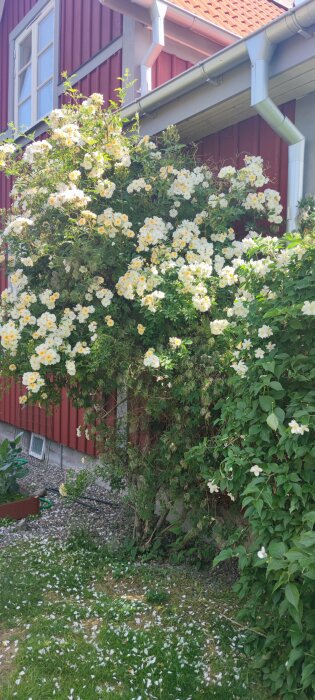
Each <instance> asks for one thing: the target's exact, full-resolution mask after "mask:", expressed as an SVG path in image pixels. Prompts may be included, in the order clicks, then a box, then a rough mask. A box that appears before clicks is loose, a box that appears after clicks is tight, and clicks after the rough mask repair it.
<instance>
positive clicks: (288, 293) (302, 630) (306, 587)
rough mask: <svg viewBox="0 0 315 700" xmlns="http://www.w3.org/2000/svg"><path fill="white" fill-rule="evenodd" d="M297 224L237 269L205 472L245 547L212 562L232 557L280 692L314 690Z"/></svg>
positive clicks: (305, 314)
mask: <svg viewBox="0 0 315 700" xmlns="http://www.w3.org/2000/svg"><path fill="white" fill-rule="evenodd" d="M304 228H305V229H306V232H305V234H304V238H301V237H300V236H298V235H290V236H289V235H287V236H286V237H285V238H284V239H283V240H282V241H281V243H279V244H278V243H276V244H275V243H274V242H270V244H269V243H268V242H266V241H262V242H260V243H258V245H257V251H256V252H257V253H258V252H259V251H264V254H265V255H266V252H267V251H268V255H269V257H270V264H269V266H268V267H269V269H268V270H265V272H264V273H263V275H261V269H260V260H259V258H258V262H257V263H255V264H254V266H253V267H251V263H250V264H249V265H247V266H245V267H244V282H243V285H244V288H245V289H246V290H247V292H248V293H249V294H248V301H247V303H246V308H247V315H246V318H245V319H244V322H243V323H242V324H239V325H238V327H237V328H235V329H234V341H235V346H234V347H235V350H234V351H233V355H234V361H233V362H232V369H233V371H234V370H235V374H234V377H232V378H230V379H229V381H228V384H227V387H228V388H227V392H228V393H227V400H226V399H225V400H224V402H223V401H222V402H221V404H220V411H221V416H220V421H219V425H220V432H219V436H218V437H217V440H216V447H215V449H216V450H217V451H218V454H219V455H220V459H221V463H220V471H218V472H217V473H216V475H213V474H212V479H213V482H214V484H216V483H218V484H219V485H220V487H221V488H222V489H227V488H228V489H229V490H231V491H232V493H233V494H234V495H235V497H237V498H240V500H241V504H242V507H243V512H244V518H245V519H246V520H247V522H248V525H249V541H248V543H247V545H246V546H244V545H242V546H240V547H235V549H233V548H230V549H229V550H225V551H224V552H222V553H221V555H220V556H219V557H218V559H217V561H218V560H220V559H223V558H225V557H226V556H231V555H233V554H234V555H237V556H238V558H239V566H240V572H241V576H240V580H239V582H238V584H237V590H238V592H239V594H240V596H241V598H242V599H243V601H244V609H245V611H246V614H247V615H248V616H250V617H251V618H252V620H253V624H254V625H256V627H257V628H258V630H259V631H260V632H261V633H263V635H264V636H261V635H258V634H257V635H256V636H255V637H254V639H253V644H254V645H255V647H256V650H257V658H258V660H259V664H260V665H261V666H262V668H263V669H264V672H265V675H266V676H267V678H268V679H269V681H271V685H272V689H273V690H274V691H281V695H282V696H283V697H285V698H287V699H288V700H289V699H290V700H291V698H296V697H299V698H301V699H302V698H306V697H307V698H313V697H314V691H315V609H314V601H315V532H314V529H313V526H314V523H315V500H314V495H315V447H314V427H315V391H314V379H315V347H314V331H315V328H314V315H315V301H314V298H315V247H314V236H313V233H312V232H309V231H307V227H304ZM284 244H286V245H287V249H286V250H284V251H282V252H280V251H279V252H278V251H277V248H278V247H280V246H281V248H282V246H283V245H284ZM253 252H254V251H253V250H252V252H251V254H253ZM291 254H292V259H291V262H289V263H288V257H289V256H290V255H291ZM217 456H218V455H217ZM258 611H259V615H258V614H257V613H258Z"/></svg>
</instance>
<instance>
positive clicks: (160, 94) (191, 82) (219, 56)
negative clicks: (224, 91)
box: [122, 0, 315, 119]
mask: <svg viewBox="0 0 315 700" xmlns="http://www.w3.org/2000/svg"><path fill="white" fill-rule="evenodd" d="M313 24H315V0H305V2H302V3H301V4H299V5H297V6H296V7H294V8H292V9H291V10H288V11H287V12H285V13H284V14H282V15H280V16H279V17H277V18H276V19H274V20H273V21H272V22H269V24H266V25H265V26H264V27H262V28H260V29H257V30H256V31H255V32H253V33H252V34H250V35H249V36H247V37H243V38H242V39H240V40H239V41H237V42H235V43H234V44H232V45H230V46H226V47H225V48H224V49H222V50H221V51H218V52H217V53H215V54H213V56H210V58H206V59H204V60H203V61H201V62H200V63H197V64H196V65H195V66H192V68H189V69H188V70H187V71H185V72H184V73H181V74H180V75H178V76H176V77H175V78H172V79H171V80H169V81H168V82H167V83H164V84H163V85H161V86H159V87H158V88H155V89H154V90H152V92H150V93H148V94H147V95H144V96H143V97H141V98H140V99H137V100H134V101H133V102H131V103H130V104H127V105H126V106H125V107H123V108H122V116H123V117H124V118H126V119H132V118H133V117H134V116H135V115H136V114H137V113H138V114H139V115H140V117H141V116H144V115H145V114H146V115H147V114H150V113H152V112H154V111H156V110H157V109H158V108H160V107H162V106H164V105H166V104H168V103H170V102H172V101H174V100H176V99H177V98H178V97H181V96H183V95H184V94H185V93H188V92H190V91H191V90H193V89H194V88H196V87H198V86H200V85H202V84H203V83H205V82H209V81H211V80H212V79H213V78H217V77H219V76H221V75H222V74H223V73H226V72H227V71H229V70H231V69H232V68H236V67H238V66H239V65H241V64H242V63H245V62H246V61H249V60H250V59H249V56H248V51H247V41H248V39H249V38H250V37H253V36H256V35H259V34H265V35H266V36H267V38H268V40H269V41H270V42H271V43H274V44H276V45H277V44H279V43H281V42H282V41H285V40H286V39H289V38H290V37H292V36H294V35H295V34H297V33H300V34H303V32H304V31H306V30H307V29H308V27H310V26H312V25H313Z"/></svg>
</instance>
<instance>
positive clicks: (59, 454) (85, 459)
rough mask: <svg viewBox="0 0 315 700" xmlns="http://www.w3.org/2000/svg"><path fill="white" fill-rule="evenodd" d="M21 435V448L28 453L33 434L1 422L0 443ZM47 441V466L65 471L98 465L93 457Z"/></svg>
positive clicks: (45, 459) (44, 458) (44, 459)
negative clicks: (51, 465) (57, 467)
mask: <svg viewBox="0 0 315 700" xmlns="http://www.w3.org/2000/svg"><path fill="white" fill-rule="evenodd" d="M19 433H22V437H21V447H22V449H23V452H26V453H27V452H28V450H29V446H30V440H31V433H30V432H28V431H27V430H24V431H22V430H20V429H19V428H16V427H15V426H14V425H9V423H4V422H2V421H0V441H1V440H4V439H5V438H8V439H9V440H13V439H14V438H15V437H16V436H17V435H19ZM45 440H46V446H45V454H44V457H43V460H42V461H43V462H46V463H47V464H53V465H56V466H60V467H61V468H65V469H70V468H71V469H81V468H82V467H83V466H84V467H86V466H88V465H91V467H94V466H95V465H96V464H97V460H96V459H93V457H89V456H88V455H84V454H83V453H82V452H78V451H77V450H72V449H71V448H70V447H65V446H64V445H60V444H59V443H57V442H54V441H53V440H48V439H47V438H45Z"/></svg>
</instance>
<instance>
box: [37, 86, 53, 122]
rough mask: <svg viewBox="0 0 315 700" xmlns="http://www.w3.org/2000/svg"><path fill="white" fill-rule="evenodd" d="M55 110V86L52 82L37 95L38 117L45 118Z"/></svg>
mask: <svg viewBox="0 0 315 700" xmlns="http://www.w3.org/2000/svg"><path fill="white" fill-rule="evenodd" d="M52 108H53V84H52V80H50V81H49V83H46V85H44V86H43V87H42V88H41V89H40V90H38V94H37V117H38V119H40V117H44V116H45V115H46V114H48V113H49V112H51V110H52Z"/></svg>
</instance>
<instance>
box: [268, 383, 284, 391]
mask: <svg viewBox="0 0 315 700" xmlns="http://www.w3.org/2000/svg"><path fill="white" fill-rule="evenodd" d="M269 386H270V387H271V389H274V390H275V391H283V386H282V384H280V382H273V381H272V382H270V384H269Z"/></svg>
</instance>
